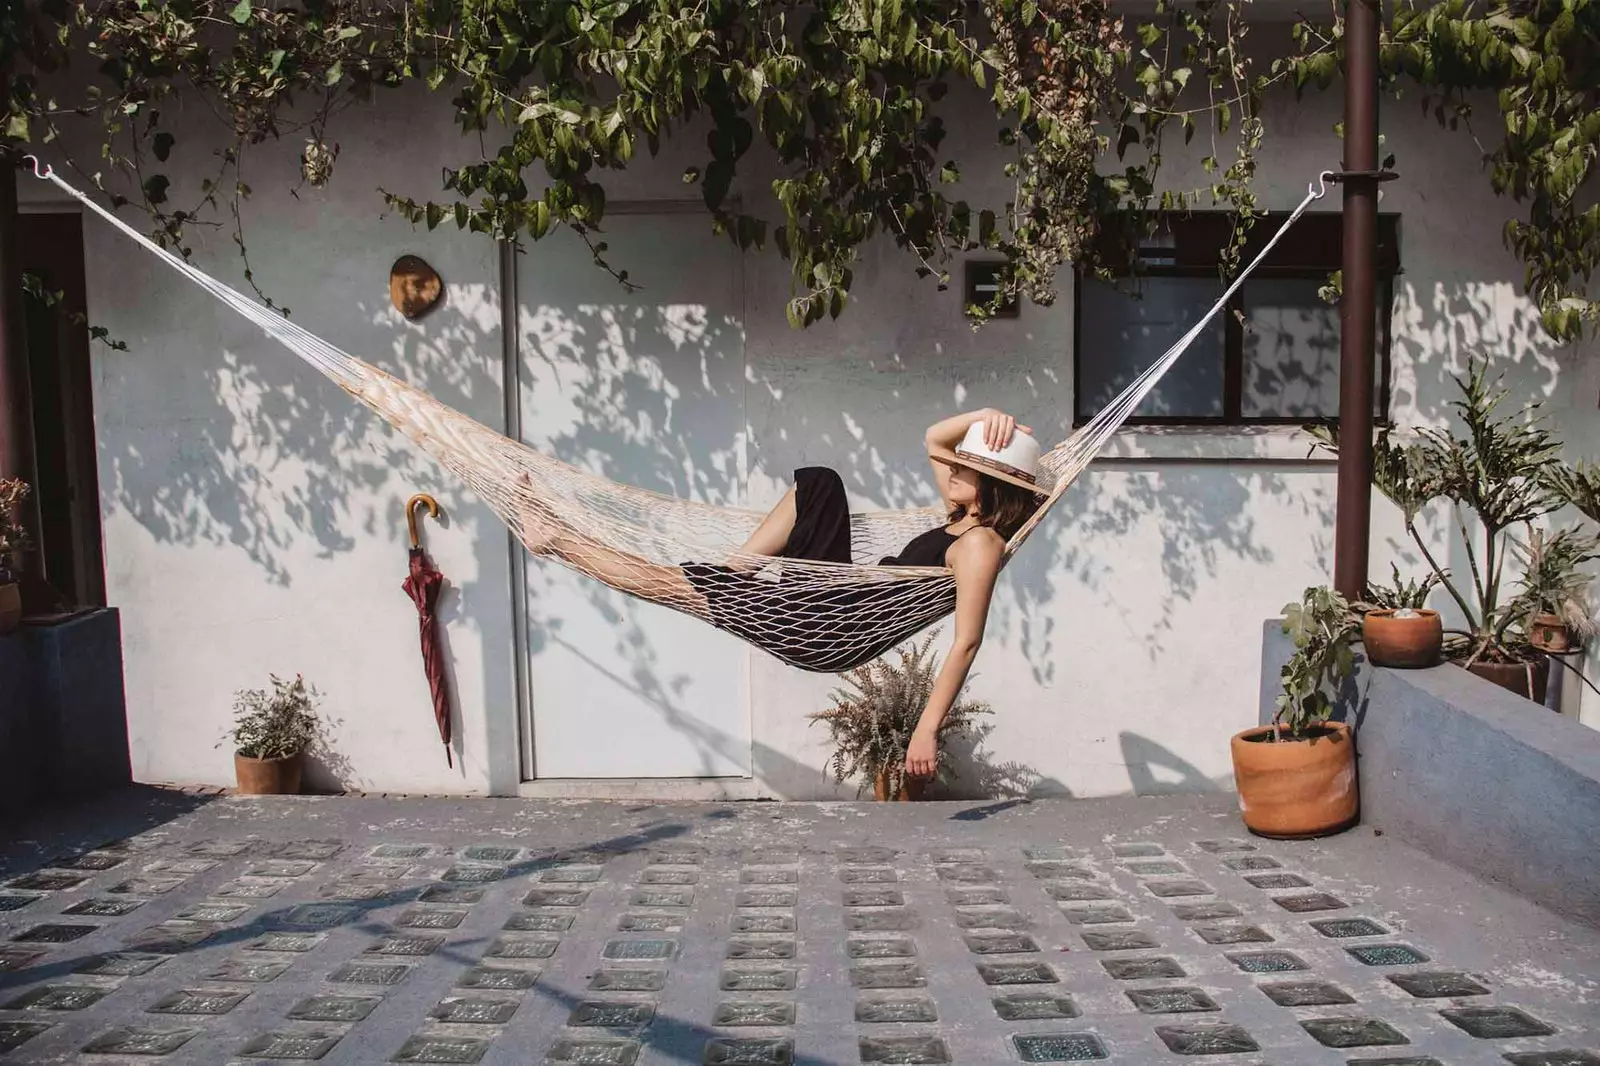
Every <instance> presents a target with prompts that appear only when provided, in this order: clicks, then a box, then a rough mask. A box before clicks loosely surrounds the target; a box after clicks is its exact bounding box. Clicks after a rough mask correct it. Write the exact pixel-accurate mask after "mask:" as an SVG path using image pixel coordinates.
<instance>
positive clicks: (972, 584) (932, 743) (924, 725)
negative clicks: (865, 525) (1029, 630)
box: [906, 527, 1005, 777]
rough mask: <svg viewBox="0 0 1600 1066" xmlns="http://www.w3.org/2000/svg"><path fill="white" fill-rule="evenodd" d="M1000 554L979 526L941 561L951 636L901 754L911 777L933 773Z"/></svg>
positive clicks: (974, 652) (997, 542)
mask: <svg viewBox="0 0 1600 1066" xmlns="http://www.w3.org/2000/svg"><path fill="white" fill-rule="evenodd" d="M1004 555H1005V541H1004V540H1002V539H1001V538H1000V534H998V533H996V532H995V531H994V530H992V529H989V528H987V527H979V528H977V529H974V530H972V531H970V532H969V533H967V534H966V535H965V536H963V537H961V538H960V539H958V540H957V541H956V542H955V543H954V544H952V545H950V551H949V552H948V553H947V554H946V556H945V561H946V562H947V563H949V565H950V569H951V570H953V571H954V572H955V577H956V635H955V640H954V641H952V642H951V645H950V653H949V654H948V655H947V656H946V657H945V660H944V665H943V666H942V667H940V668H939V676H938V677H937V678H936V679H935V680H934V683H933V692H932V693H931V694H929V696H928V705H927V706H926V707H925V708H923V711H922V718H921V719H920V720H919V721H918V722H917V728H916V730H915V731H914V732H913V734H912V737H911V744H910V746H909V747H908V748H907V749H906V772H907V773H910V774H911V775H913V776H916V777H926V776H928V775H930V774H932V773H933V771H934V767H935V765H936V761H935V760H936V759H937V758H938V753H939V726H940V724H941V723H942V722H943V721H944V719H945V715H947V714H949V713H950V708H951V707H953V706H954V705H955V702H956V697H957V696H959V695H960V694H961V688H962V686H963V685H965V684H966V683H967V674H968V673H969V672H970V671H971V670H972V663H973V661H974V660H975V659H977V657H978V649H979V648H980V647H981V646H982V645H983V630H984V625H985V624H986V623H987V621H988V618H989V601H990V599H991V598H992V597H993V595H994V583H995V578H996V577H997V576H998V575H999V573H1000V564H1001V562H1002V561H1003V559H1004Z"/></svg>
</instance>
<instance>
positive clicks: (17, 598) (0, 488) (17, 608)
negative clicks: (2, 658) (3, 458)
mask: <svg viewBox="0 0 1600 1066" xmlns="http://www.w3.org/2000/svg"><path fill="white" fill-rule="evenodd" d="M27 495H28V484H27V482H25V481H22V480H20V479H18V478H0V636H4V635H5V634H7V633H11V632H14V631H15V630H16V628H17V626H18V625H20V624H21V622H22V590H21V588H20V586H19V585H18V584H17V581H18V579H19V578H20V577H21V574H20V571H21V569H22V552H23V550H24V549H26V548H27V546H28V534H27V531H26V530H25V529H23V527H22V501H23V500H24V499H26V498H27Z"/></svg>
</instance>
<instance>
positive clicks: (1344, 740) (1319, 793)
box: [1232, 587, 1359, 838]
mask: <svg viewBox="0 0 1600 1066" xmlns="http://www.w3.org/2000/svg"><path fill="white" fill-rule="evenodd" d="M1283 631H1284V632H1285V633H1286V634H1288V635H1289V637H1290V638H1291V639H1292V640H1293V641H1294V648H1295V650H1294V654H1293V655H1292V656H1290V658H1289V661H1288V662H1287V663H1285V664H1284V667H1283V673H1282V678H1283V692H1282V693H1281V694H1280V695H1279V696H1278V713H1277V714H1276V715H1274V716H1273V720H1272V724H1271V725H1269V726H1260V727H1258V728H1255V729H1246V730H1245V731H1244V732H1242V733H1239V734H1237V735H1235V736H1234V737H1233V741H1232V749H1233V775H1234V781H1235V784H1236V786H1237V788H1238V790H1239V810H1240V813H1241V814H1242V815H1243V816H1244V824H1245V825H1246V826H1248V827H1249V828H1250V830H1251V832H1254V833H1257V834H1260V835H1261V836H1267V837H1283V838H1298V837H1312V836H1322V835H1325V834H1327V833H1333V832H1338V831H1339V830H1341V829H1345V828H1347V827H1349V826H1351V825H1353V824H1354V823H1355V820H1356V816H1357V813H1358V811H1359V804H1358V802H1357V794H1356V765H1355V743H1354V735H1353V734H1352V733H1351V731H1350V727H1349V726H1348V725H1346V724H1345V723H1343V722H1330V721H1329V720H1328V719H1329V716H1330V715H1331V714H1332V713H1333V701H1334V697H1335V696H1336V695H1337V694H1338V691H1339V689H1340V687H1341V686H1342V685H1343V684H1344V682H1345V679H1346V678H1348V677H1349V676H1350V674H1351V672H1352V671H1353V670H1354V669H1355V651H1354V644H1355V637H1356V633H1357V626H1356V622H1355V618H1354V615H1353V613H1352V612H1351V610H1350V606H1349V604H1347V603H1346V602H1345V599H1344V597H1343V596H1341V595H1339V594H1338V593H1337V592H1335V591H1333V590H1332V589H1329V588H1325V587H1316V588H1308V589H1306V591H1305V594H1304V596H1303V597H1302V598H1301V601H1300V602H1299V603H1291V604H1288V605H1287V606H1286V607H1285V608H1284V621H1283Z"/></svg>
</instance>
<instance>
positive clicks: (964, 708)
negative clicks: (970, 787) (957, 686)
mask: <svg viewBox="0 0 1600 1066" xmlns="http://www.w3.org/2000/svg"><path fill="white" fill-rule="evenodd" d="M933 637H934V634H932V633H930V634H929V635H928V636H927V637H925V638H924V639H923V640H922V642H921V643H920V644H917V645H914V646H912V647H909V648H902V649H900V651H899V662H898V663H891V662H888V661H886V660H884V659H874V660H873V661H872V662H870V663H867V664H865V665H864V666H858V667H856V668H855V669H854V670H851V671H850V672H849V673H846V674H842V675H840V676H841V677H842V678H843V679H844V681H845V687H842V688H839V689H835V690H834V692H833V695H832V699H833V706H831V707H829V708H828V709H827V710H825V711H819V712H817V713H816V714H813V715H810V716H809V717H810V719H811V722H812V723H813V724H816V723H819V722H820V723H822V724H825V725H826V726H827V727H828V732H829V733H830V735H831V739H832V741H833V746H834V751H833V754H832V755H831V756H830V757H829V759H828V763H827V766H828V768H830V769H831V770H832V773H833V778H834V780H835V781H836V782H838V783H840V784H843V783H844V782H845V781H846V780H848V779H850V778H851V777H855V776H857V775H859V777H860V779H861V784H860V786H859V788H858V789H857V791H856V794H857V795H858V796H859V795H861V794H862V793H864V792H865V791H866V789H867V784H868V783H869V782H870V783H871V785H872V791H873V795H874V796H876V797H877V798H878V799H880V800H889V799H895V800H915V799H920V798H921V795H922V791H923V787H924V785H925V782H924V781H922V780H918V779H916V778H912V777H909V776H908V775H907V774H906V772H905V759H906V746H907V745H908V744H910V743H911V734H912V732H913V731H914V730H915V729H916V727H917V722H918V720H919V719H920V718H921V717H922V710H923V708H924V707H926V706H927V704H928V697H929V695H930V694H931V693H932V692H933V684H934V681H935V680H936V679H937V677H938V676H939V657H938V655H936V654H933V653H931V652H930V651H929V647H930V645H931V644H932V642H933ZM989 713H990V710H989V707H988V705H987V704H983V703H978V702H974V701H972V700H963V699H961V698H960V697H959V696H958V697H957V699H956V701H955V704H954V705H953V706H952V707H951V708H950V713H948V714H946V715H945V717H944V721H943V722H941V723H940V725H939V741H940V743H939V756H938V763H937V769H936V770H935V773H934V779H935V780H940V779H943V778H945V777H946V776H947V775H948V776H953V775H954V771H953V770H952V769H951V767H950V766H949V763H948V761H947V755H946V748H947V747H948V745H947V744H946V743H945V741H946V740H947V739H953V738H955V737H958V736H961V735H963V734H965V733H966V731H967V730H968V729H969V728H970V727H971V726H972V720H973V719H974V718H975V717H977V716H978V715H982V714H989Z"/></svg>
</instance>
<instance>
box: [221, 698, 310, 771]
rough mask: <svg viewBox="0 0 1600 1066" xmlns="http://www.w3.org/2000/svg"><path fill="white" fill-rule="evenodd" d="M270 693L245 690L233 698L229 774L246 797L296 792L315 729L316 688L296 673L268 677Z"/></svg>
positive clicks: (229, 732) (229, 733) (229, 737)
mask: <svg viewBox="0 0 1600 1066" xmlns="http://www.w3.org/2000/svg"><path fill="white" fill-rule="evenodd" d="M271 680H272V691H270V692H268V691H266V690H264V689H245V690H244V691H242V692H239V693H238V694H237V695H236V696H235V698H234V705H233V706H234V723H233V728H231V729H230V730H228V733H227V737H228V739H230V740H232V741H233V747H234V755H233V765H234V773H235V776H236V777H237V779H238V782H239V792H240V794H241V795H246V796H292V795H295V794H296V793H298V792H299V791H300V775H301V771H302V769H303V765H304V759H305V752H306V749H307V748H309V747H311V745H312V743H313V742H315V740H316V739H317V737H318V735H319V734H320V732H321V725H320V723H319V721H318V719H317V716H316V714H315V707H316V702H317V699H318V696H319V694H318V692H317V690H316V689H314V688H311V687H309V686H307V685H306V683H305V679H304V678H302V677H300V676H299V675H298V674H297V675H295V679H294V680H293V681H285V680H283V679H282V678H280V677H278V676H276V675H272V678H271Z"/></svg>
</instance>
